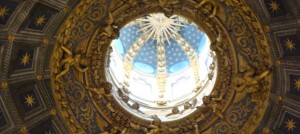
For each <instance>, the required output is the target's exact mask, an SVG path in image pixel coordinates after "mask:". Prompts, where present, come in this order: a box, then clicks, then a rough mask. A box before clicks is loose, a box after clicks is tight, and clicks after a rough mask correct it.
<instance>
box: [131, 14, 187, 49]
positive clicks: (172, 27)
mask: <svg viewBox="0 0 300 134" xmlns="http://www.w3.org/2000/svg"><path fill="white" fill-rule="evenodd" d="M137 21H138V24H139V25H140V27H141V29H140V30H139V31H137V32H140V31H143V33H144V35H145V37H146V41H147V40H149V39H150V38H151V39H153V40H156V41H157V43H163V42H164V41H168V44H169V45H171V43H170V38H173V37H174V36H176V35H178V31H179V30H180V28H181V27H184V24H186V23H187V22H186V20H184V19H183V18H181V17H180V16H177V15H173V16H171V17H170V18H168V17H166V16H165V15H164V14H163V13H158V14H150V15H148V16H146V17H145V18H142V19H138V20H137Z"/></svg>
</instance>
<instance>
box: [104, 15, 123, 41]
mask: <svg viewBox="0 0 300 134" xmlns="http://www.w3.org/2000/svg"><path fill="white" fill-rule="evenodd" d="M114 21H115V19H114V17H113V15H112V13H109V14H108V19H107V20H106V25H105V26H104V28H103V32H102V33H101V34H100V36H106V37H109V38H112V39H113V38H115V37H118V36H119V34H118V33H117V31H116V30H117V28H118V26H117V25H115V24H114Z"/></svg>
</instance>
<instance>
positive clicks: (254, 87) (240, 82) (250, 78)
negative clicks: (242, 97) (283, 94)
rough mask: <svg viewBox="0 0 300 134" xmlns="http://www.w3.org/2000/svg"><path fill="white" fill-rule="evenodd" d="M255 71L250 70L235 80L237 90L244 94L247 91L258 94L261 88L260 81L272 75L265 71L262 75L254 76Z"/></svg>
mask: <svg viewBox="0 0 300 134" xmlns="http://www.w3.org/2000/svg"><path fill="white" fill-rule="evenodd" d="M254 73H255V71H254V70H253V69H250V70H248V71H246V72H245V73H244V74H242V75H241V76H237V77H236V78H235V79H234V83H235V87H236V88H235V90H236V91H238V92H242V91H244V90H245V89H246V91H247V93H253V92H257V91H258V90H259V88H260V84H259V83H260V81H261V80H262V79H263V78H265V77H266V76H268V75H269V74H270V71H269V70H267V71H264V72H263V73H261V74H260V75H254Z"/></svg>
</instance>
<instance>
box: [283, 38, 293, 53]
mask: <svg viewBox="0 0 300 134" xmlns="http://www.w3.org/2000/svg"><path fill="white" fill-rule="evenodd" d="M285 46H286V48H287V49H289V50H291V51H292V50H293V49H295V43H294V42H293V41H292V40H290V39H287V40H286V41H285Z"/></svg>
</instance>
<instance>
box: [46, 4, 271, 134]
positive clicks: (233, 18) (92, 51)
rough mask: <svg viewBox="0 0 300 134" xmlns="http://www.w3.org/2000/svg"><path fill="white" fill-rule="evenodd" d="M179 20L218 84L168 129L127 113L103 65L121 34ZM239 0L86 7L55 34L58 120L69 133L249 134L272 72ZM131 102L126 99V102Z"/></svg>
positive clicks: (260, 34) (260, 36)
mask: <svg viewBox="0 0 300 134" xmlns="http://www.w3.org/2000/svg"><path fill="white" fill-rule="evenodd" d="M156 12H163V13H165V15H166V16H170V15H172V14H177V15H180V16H183V17H185V18H187V19H188V20H189V21H192V22H194V23H195V24H197V25H198V27H200V28H201V30H203V31H205V32H206V33H207V35H208V36H209V38H210V40H211V41H212V44H211V50H213V51H215V52H216V54H217V59H218V63H217V65H218V75H217V82H216V84H215V86H214V89H213V91H212V93H211V94H210V95H208V96H205V97H203V105H202V106H199V107H197V110H196V111H195V112H193V113H192V114H190V115H188V116H186V117H184V118H182V119H179V120H175V121H171V122H161V121H160V119H159V118H157V117H155V116H154V117H153V118H152V120H145V119H141V118H139V117H136V116H134V115H132V114H130V113H129V112H128V111H126V110H125V109H124V108H123V107H122V106H121V105H120V104H119V103H118V102H117V101H116V99H115V98H116V97H114V96H117V97H119V98H122V99H124V100H125V101H124V102H125V103H126V96H124V94H121V93H118V92H112V91H111V84H109V83H107V79H106V66H107V62H108V60H107V59H108V53H109V52H110V51H111V50H110V42H111V41H112V40H113V39H114V38H116V37H118V36H119V29H120V28H121V27H123V26H124V25H126V24H127V23H128V22H130V21H131V20H133V19H136V18H138V17H140V16H142V15H146V14H149V13H156ZM265 29H266V28H264V27H263V26H262V25H261V24H260V22H259V20H258V19H257V17H256V16H255V14H254V13H253V12H252V9H251V8H250V7H249V5H248V4H247V3H246V2H245V1H244V0H226V1H222V0H174V1H173V0H172V1H168V0H140V1H134V0H127V1H125V0H114V1H104V0H85V1H81V2H80V3H79V4H78V5H77V7H76V8H74V10H72V11H70V15H69V17H68V18H67V19H66V21H65V23H64V24H63V25H62V27H61V28H60V30H59V34H58V37H57V41H56V45H55V49H54V51H53V58H52V61H51V64H52V65H51V66H52V67H51V71H52V87H53V93H54V98H55V100H56V105H57V107H58V111H57V114H59V115H60V116H61V117H62V118H63V119H64V120H65V124H66V125H67V126H68V128H69V130H70V131H71V132H72V133H98V132H101V133H152V134H155V133H164V132H171V133H187V132H195V133H199V132H201V133H202V132H207V133H253V131H254V130H255V129H256V127H257V125H258V123H259V122H260V120H261V119H262V115H263V114H264V112H265V110H266V103H267V100H268V97H269V91H270V85H271V74H272V65H271V62H270V61H271V58H270V52H269V49H270V48H269V45H268V42H267V40H266V37H265V32H266V30H265ZM127 100H128V98H127Z"/></svg>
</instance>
